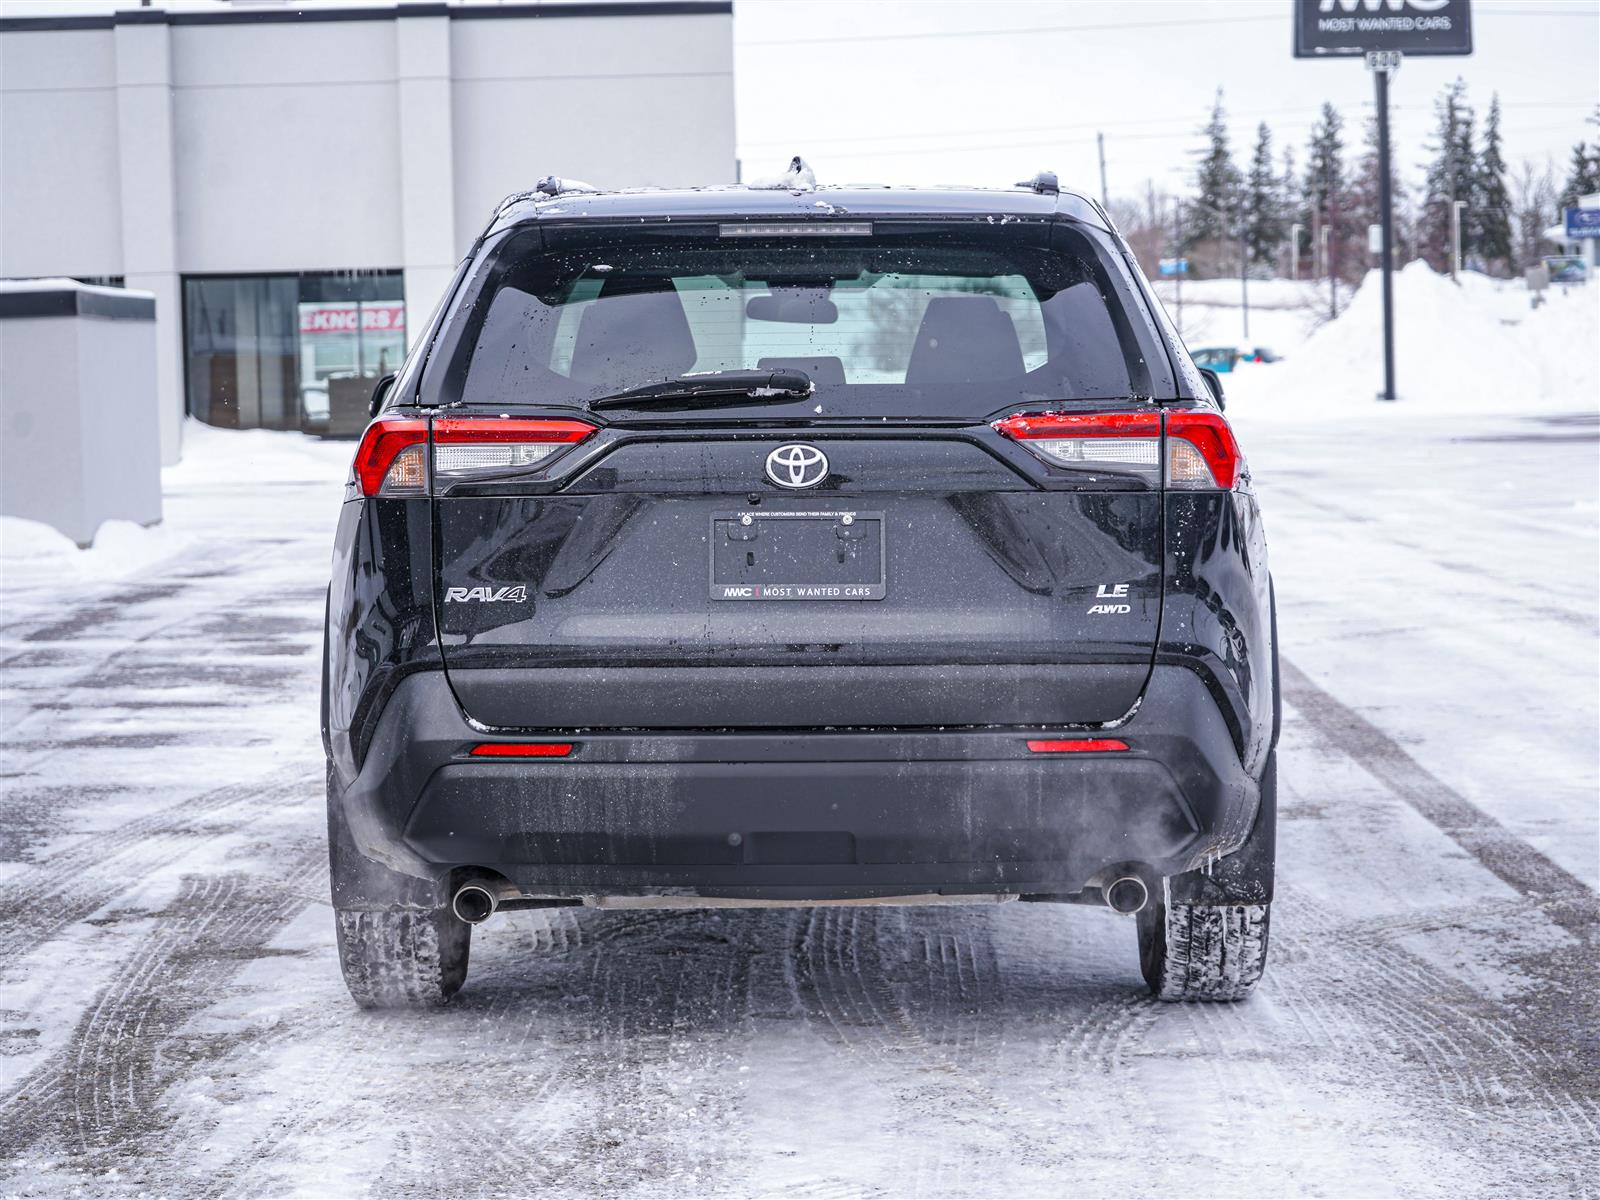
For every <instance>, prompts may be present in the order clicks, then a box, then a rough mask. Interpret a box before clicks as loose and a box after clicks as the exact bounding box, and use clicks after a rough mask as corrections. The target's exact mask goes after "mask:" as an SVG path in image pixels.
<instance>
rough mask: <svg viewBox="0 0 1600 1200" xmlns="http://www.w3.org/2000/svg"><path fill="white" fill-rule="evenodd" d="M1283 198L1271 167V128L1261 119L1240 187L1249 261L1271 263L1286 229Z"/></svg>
mask: <svg viewBox="0 0 1600 1200" xmlns="http://www.w3.org/2000/svg"><path fill="white" fill-rule="evenodd" d="M1283 213H1284V209H1283V199H1282V197H1281V195H1280V194H1279V188H1278V179H1277V176H1276V175H1274V174H1273V167H1272V130H1271V129H1269V128H1267V123H1266V122H1265V121H1263V122H1261V124H1260V125H1259V126H1258V127H1257V128H1256V150H1255V154H1254V155H1253V156H1252V157H1251V159H1250V177H1249V179H1248V180H1247V182H1246V183H1245V190H1244V220H1245V241H1246V243H1247V245H1248V246H1249V251H1250V261H1251V262H1257V263H1271V262H1272V261H1273V257H1274V256H1275V255H1276V254H1277V251H1278V245H1279V243H1281V242H1282V241H1283V238H1284V234H1285V232H1286V230H1285V228H1284V220H1283Z"/></svg>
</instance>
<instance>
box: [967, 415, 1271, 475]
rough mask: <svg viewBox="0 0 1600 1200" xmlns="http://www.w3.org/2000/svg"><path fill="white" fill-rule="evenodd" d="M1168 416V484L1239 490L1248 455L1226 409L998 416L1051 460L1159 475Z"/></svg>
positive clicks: (1005, 428)
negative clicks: (1242, 450)
mask: <svg viewBox="0 0 1600 1200" xmlns="http://www.w3.org/2000/svg"><path fill="white" fill-rule="evenodd" d="M1163 417H1165V419H1166V433H1167V442H1166V445H1167V461H1166V483H1167V486H1168V487H1172V488H1183V489H1218V488H1220V489H1221V490H1223V491H1229V490H1231V489H1232V488H1233V487H1234V486H1235V485H1236V484H1237V483H1238V482H1239V478H1240V475H1241V474H1242V473H1243V468H1244V458H1243V456H1242V455H1241V454H1240V453H1239V443H1238V442H1237V441H1235V440H1234V436H1233V430H1232V429H1230V428H1229V427H1228V422H1227V421H1226V420H1225V419H1224V418H1223V417H1222V415H1221V414H1220V413H1214V412H1203V411H1201V412H1190V411H1183V410H1174V411H1168V412H1165V413H1163V412H1159V411H1149V412H1110V413H1043V414H1041V415H1039V416H1024V415H1017V416H1011V417H1006V418H1004V419H1002V420H999V421H996V422H995V423H994V427H995V428H996V429H997V430H999V431H1000V432H1001V433H1003V434H1005V435H1006V436H1007V437H1009V438H1013V439H1015V440H1016V441H1019V442H1021V443H1022V444H1023V445H1025V446H1027V447H1028V449H1030V450H1032V451H1033V452H1034V453H1035V454H1037V455H1038V456H1039V457H1040V458H1042V459H1044V460H1045V461H1046V462H1049V463H1054V464H1056V465H1058V466H1064V467H1076V468H1078V469H1079V470H1093V471H1102V472H1105V473H1106V474H1117V475H1123V476H1132V477H1135V478H1140V479H1144V480H1146V481H1147V482H1150V483H1155V482H1158V481H1159V479H1160V476H1161V466H1162V464H1161V422H1162V419H1163Z"/></svg>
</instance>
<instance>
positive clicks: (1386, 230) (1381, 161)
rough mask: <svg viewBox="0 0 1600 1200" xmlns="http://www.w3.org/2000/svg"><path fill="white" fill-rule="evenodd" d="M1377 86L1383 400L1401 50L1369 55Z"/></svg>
mask: <svg viewBox="0 0 1600 1200" xmlns="http://www.w3.org/2000/svg"><path fill="white" fill-rule="evenodd" d="M1367 66H1368V67H1369V68H1370V69H1371V71H1372V82H1373V86H1374V87H1375V88H1376V89H1377V95H1376V100H1377V105H1378V221H1379V223H1380V225H1381V228H1382V238H1381V241H1380V243H1379V251H1378V258H1379V260H1380V261H1379V263H1378V267H1379V269H1380V270H1381V271H1382V274H1383V391H1381V392H1379V393H1378V399H1380V400H1394V399H1396V398H1397V397H1396V396H1395V391H1394V195H1393V192H1392V189H1391V187H1390V177H1389V171H1390V167H1389V76H1390V75H1392V74H1393V73H1394V72H1396V71H1398V70H1399V69H1400V51H1398V50H1376V51H1373V52H1371V53H1369V54H1368V55H1367Z"/></svg>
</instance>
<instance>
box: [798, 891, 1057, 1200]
mask: <svg viewBox="0 0 1600 1200" xmlns="http://www.w3.org/2000/svg"><path fill="white" fill-rule="evenodd" d="M803 911H804V913H805V915H804V919H803V920H802V921H801V922H799V923H798V925H797V928H796V931H795V932H796V938H797V940H796V943H795V945H794V949H793V951H792V957H793V960H794V980H793V986H794V989H795V996H796V999H797V1000H798V1001H799V1002H800V1004H801V1007H802V1010H803V1011H804V1012H805V1014H806V1015H807V1017H808V1018H809V1019H810V1020H811V1021H812V1022H813V1023H814V1024H815V1025H816V1026H817V1028H818V1030H819V1032H821V1033H822V1035H823V1036H824V1037H825V1038H827V1039H828V1040H830V1041H833V1042H835V1043H836V1044H838V1045H840V1046H841V1047H843V1048H844V1049H846V1050H848V1051H849V1052H850V1053H852V1054H855V1055H862V1056H865V1057H867V1058H868V1059H870V1060H871V1065H873V1066H874V1067H877V1068H885V1069H886V1074H887V1075H888V1077H889V1079H890V1080H891V1081H892V1082H893V1085H894V1086H895V1088H896V1091H897V1094H898V1099H899V1101H900V1103H899V1104H897V1106H896V1110H895V1113H894V1115H893V1117H892V1119H891V1120H890V1122H889V1125H890V1129H891V1132H892V1135H893V1137H894V1143H895V1149H896V1152H897V1155H898V1157H897V1160H896V1162H895V1164H894V1167H893V1169H892V1171H890V1173H889V1177H890V1178H892V1179H893V1180H894V1181H895V1183H894V1187H895V1188H896V1189H900V1190H902V1191H903V1192H904V1194H907V1195H936V1194H951V1193H960V1192H968V1191H973V1190H979V1191H981V1190H982V1187H983V1185H984V1178H985V1176H984V1175H983V1174H981V1172H983V1171H984V1170H985V1168H983V1167H982V1166H981V1165H980V1164H981V1163H982V1162H983V1160H984V1157H985V1156H986V1155H987V1154H989V1153H992V1152H993V1151H994V1149H995V1147H994V1146H991V1145H989V1144H988V1143H991V1142H994V1141H996V1140H997V1139H998V1140H1000V1141H1002V1142H1003V1145H1004V1152H1005V1153H1006V1155H1007V1157H1008V1159H1009V1160H1011V1161H1012V1162H1013V1163H1016V1164H1021V1165H1023V1166H1024V1167H1026V1168H1028V1169H1029V1170H1032V1171H1036V1172H1041V1173H1048V1174H1049V1176H1051V1177H1060V1178H1070V1177H1071V1174H1072V1168H1073V1165H1074V1164H1073V1153H1072V1151H1071V1149H1070V1148H1069V1147H1066V1146H1063V1145H1062V1144H1061V1141H1060V1130H1059V1129H1057V1128H1054V1127H1053V1126H1052V1125H1051V1122H1050V1114H1048V1113H1041V1112H1039V1111H1037V1110H1036V1109H1034V1108H1031V1107H1029V1108H1024V1107H1022V1106H1020V1105H1017V1104H1014V1103H1012V1102H1011V1100H1010V1099H1008V1098H1007V1097H1006V1096H1005V1095H1003V1094H1002V1093H1000V1092H998V1091H996V1090H995V1089H994V1088H993V1087H992V1086H991V1084H990V1082H989V1081H988V1080H986V1079H985V1078H984V1075H983V1073H982V1070H981V1067H982V1066H983V1064H984V1063H986V1062H988V1061H989V1060H988V1059H987V1058H985V1057H983V1056H981V1055H975V1054H973V1053H972V1050H971V1046H972V1045H973V1043H974V1040H975V1038H976V1036H977V1031H978V1028H979V1025H980V1024H981V1009H982V1008H987V1007H992V1006H999V1007H1001V1008H1003V1007H1004V1004H1005V998H1004V992H1003V986H1002V977H1001V976H1000V974H999V972H998V970H990V971H987V972H981V971H980V972H970V968H968V967H965V966H963V965H962V964H963V963H964V962H966V963H976V962H978V961H981V960H984V959H988V960H990V961H993V955H994V951H993V947H992V945H990V944H989V935H990V932H991V930H990V927H989V925H988V922H987V920H986V919H981V918H979V917H978V916H977V913H978V912H980V911H981V912H982V913H983V914H984V916H985V917H987V916H988V915H990V914H989V911H988V910H987V909H985V910H965V909H959V908H952V909H949V910H942V909H929V910H926V912H925V913H919V917H920V916H922V915H926V916H928V917H929V918H930V919H929V922H928V924H929V925H930V926H931V927H932V928H931V930H929V931H928V932H929V933H930V935H931V939H932V940H930V941H929V942H927V943H923V942H921V940H920V939H919V940H918V942H917V945H918V946H919V947H920V946H922V945H924V944H926V945H927V946H928V947H929V950H930V963H929V965H930V966H932V967H933V970H932V972H931V974H929V975H925V976H924V978H923V979H922V980H920V981H918V982H917V983H916V984H914V985H910V987H908V988H906V989H902V991H903V992H909V991H914V992H915V995H916V1001H917V1002H916V1003H907V1001H906V1000H905V999H903V998H902V994H900V993H897V990H896V988H895V986H894V984H893V982H892V981H891V977H890V974H889V973H887V972H886V971H885V964H884V943H885V942H889V943H891V944H892V943H893V942H894V940H895V938H894V932H895V924H896V923H897V922H899V921H902V920H910V921H917V920H918V918H907V917H906V915H905V914H904V913H903V912H901V911H899V910H895V909H888V908H851V907H842V908H813V909H808V910H803ZM1000 912H1001V913H1004V910H1003V909H1002V910H1000ZM941 925H943V926H944V928H943V929H942V930H941V929H940V926H941ZM958 929H959V934H958V933H957V930H958ZM974 933H976V934H978V935H979V936H981V937H982V939H983V941H982V946H981V948H978V947H972V946H971V945H970V944H969V947H968V948H967V949H966V950H965V951H964V952H962V953H955V952H954V946H955V944H956V943H957V942H959V941H961V940H964V939H966V938H968V937H970V936H971V935H972V934H974ZM901 940H902V942H903V940H904V935H902V938H901ZM941 947H942V949H941ZM913 961H916V960H915V959H913ZM969 972H970V973H969ZM964 979H970V981H971V982H970V983H969V985H968V986H967V988H966V990H963V988H962V986H961V985H962V981H963V980H964ZM984 980H986V981H987V982H981V981H984ZM952 998H955V999H958V1000H959V999H970V1000H971V1001H972V1002H973V1003H974V1004H975V1005H976V1006H977V1008H978V1010H979V1011H975V1012H972V1013H967V1012H962V1011H953V1010H952V1009H951V1008H950V1007H949V1004H948V1001H949V1000H951V999H952ZM941 1000H943V1001H944V1002H945V1003H944V1004H943V1005H941ZM922 1022H929V1023H930V1024H931V1030H929V1031H926V1032H925V1030H924V1028H923V1027H922V1024H921V1023H922ZM974 1113H981V1114H983V1118H982V1119H978V1118H976V1117H974V1116H973V1115H971V1114H974ZM975 1167H976V1168H977V1170H978V1172H980V1173H979V1174H975V1173H974V1168H975ZM825 1183H826V1181H818V1186H819V1187H820V1186H823V1185H824V1184H825Z"/></svg>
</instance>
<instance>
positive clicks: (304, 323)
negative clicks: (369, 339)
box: [300, 300, 406, 336]
mask: <svg viewBox="0 0 1600 1200" xmlns="http://www.w3.org/2000/svg"><path fill="white" fill-rule="evenodd" d="M405 327H406V306H405V303H404V302H403V301H398V300H397V301H395V302H393V303H389V304H384V303H377V304H357V303H356V302H354V301H349V302H347V303H343V304H302V305H301V306H300V333H301V334H302V336H303V335H305V334H308V333H356V332H358V331H359V332H361V333H403V332H405Z"/></svg>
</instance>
